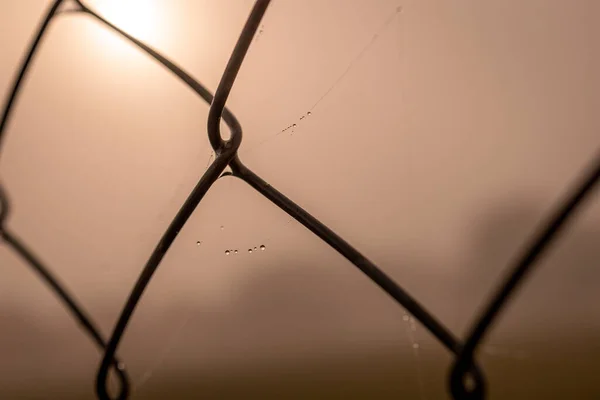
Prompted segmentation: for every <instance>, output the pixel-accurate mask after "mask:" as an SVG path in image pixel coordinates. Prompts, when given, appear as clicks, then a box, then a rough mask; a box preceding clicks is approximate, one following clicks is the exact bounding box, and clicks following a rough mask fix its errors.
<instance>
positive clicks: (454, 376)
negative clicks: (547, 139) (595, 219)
mask: <svg viewBox="0 0 600 400" xmlns="http://www.w3.org/2000/svg"><path fill="white" fill-rule="evenodd" d="M598 180H600V152H598V154H597V155H596V158H595V160H594V163H593V165H591V167H590V168H589V170H588V171H585V172H584V174H583V176H582V178H580V179H579V181H578V182H577V183H576V184H575V185H574V187H573V188H572V190H571V191H570V192H569V193H567V195H568V197H567V199H566V200H565V201H564V203H562V204H560V205H559V206H558V207H557V209H556V211H555V212H554V213H553V214H551V215H550V217H549V218H548V221H547V223H546V226H545V227H544V228H543V229H540V230H539V233H537V234H536V235H534V236H533V238H532V240H531V244H530V245H529V246H528V247H526V250H525V251H524V252H523V255H521V256H520V257H519V258H518V259H517V262H516V264H515V266H514V267H513V268H512V269H511V272H510V274H509V275H508V276H507V277H506V279H505V280H504V282H502V283H501V284H500V285H499V286H498V290H497V291H496V293H495V294H494V296H493V297H492V299H491V301H490V302H489V304H488V305H487V307H486V308H485V309H484V311H483V313H482V314H481V315H480V316H479V318H477V319H476V320H475V323H474V326H473V328H472V329H471V331H470V334H469V335H468V336H467V340H466V341H465V344H464V347H463V351H462V352H461V354H460V355H459V357H458V358H457V360H456V362H455V364H454V367H453V368H452V373H451V375H450V376H451V377H450V387H451V391H452V394H453V395H454V397H455V398H457V399H480V398H482V395H481V394H480V393H479V390H477V389H478V388H477V386H473V385H469V384H467V378H468V372H469V369H470V366H471V363H472V359H473V353H474V351H475V348H476V347H477V345H478V344H479V343H480V342H481V340H482V339H483V336H484V335H485V333H486V331H487V330H488V328H489V327H490V325H491V324H492V322H493V321H494V320H496V319H497V316H498V314H499V313H500V311H501V309H502V308H503V307H504V306H505V305H506V303H507V300H508V299H509V297H510V296H511V295H512V294H513V293H514V292H515V290H516V289H517V287H518V286H519V285H520V284H522V283H523V282H524V280H525V278H526V275H527V274H528V273H530V272H531V271H532V269H533V266H534V265H535V262H536V261H539V259H540V258H541V257H542V255H543V254H544V251H546V250H547V249H548V247H549V246H550V244H551V243H552V241H553V240H556V239H557V238H558V236H559V234H560V233H561V232H562V231H563V230H564V228H566V225H567V223H568V222H569V220H570V219H572V218H573V217H574V216H575V212H576V211H577V209H578V208H580V206H581V205H582V204H583V202H584V200H585V199H586V198H588V197H589V195H590V194H591V193H592V189H593V188H594V185H596V184H597V183H598Z"/></svg>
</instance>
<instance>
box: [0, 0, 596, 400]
mask: <svg viewBox="0 0 600 400" xmlns="http://www.w3.org/2000/svg"><path fill="white" fill-rule="evenodd" d="M62 3H63V0H55V1H54V2H53V3H52V4H51V6H50V7H49V9H48V11H47V14H46V17H45V18H44V20H43V21H42V23H41V24H40V27H39V29H38V32H37V34H36V36H35V38H34V39H33V41H32V43H31V45H30V48H29V51H28V53H27V55H26V57H25V59H24V61H23V63H22V66H21V68H20V69H19V71H18V73H17V75H16V77H15V80H14V84H13V87H12V90H11V91H10V92H9V95H8V98H7V101H6V103H5V108H4V111H3V115H2V120H1V121H0V150H1V144H2V139H3V136H4V132H5V130H6V126H7V123H8V121H9V120H10V116H11V112H12V110H13V108H14V107H13V106H14V103H15V101H16V98H17V96H18V94H19V92H20V89H21V87H22V82H23V80H24V78H25V76H26V74H27V71H28V68H29V66H30V64H31V61H32V59H33V57H34V55H35V52H36V51H37V50H38V45H39V43H40V42H41V39H42V37H43V36H44V34H45V33H46V31H47V27H48V25H49V23H50V22H51V20H52V19H53V18H54V17H55V16H56V15H58V14H60V12H59V7H60V6H61V4H62ZM269 3H270V0H256V2H255V4H254V6H253V8H252V10H251V12H250V15H249V17H248V19H247V21H246V24H245V26H244V27H243V29H242V32H241V34H240V37H239V39H238V41H237V43H236V46H235V48H234V50H233V52H232V55H231V57H230V59H229V62H228V64H227V66H226V68H225V72H224V73H223V76H222V77H221V80H220V83H219V86H218V87H217V90H216V92H215V95H214V96H213V95H212V94H211V92H210V91H209V90H208V89H206V88H205V87H204V86H203V85H202V84H200V83H199V82H198V81H197V80H195V79H194V78H192V77H191V75H189V74H188V73H187V72H185V71H184V70H183V69H182V68H180V67H179V66H177V65H176V64H174V63H173V62H172V61H170V60H169V59H167V58H166V57H164V56H163V55H161V54H160V53H158V52H157V51H156V50H154V49H152V48H151V47H150V46H148V45H146V44H144V43H143V42H141V41H139V40H138V39H136V38H134V37H132V36H131V35H129V34H128V33H126V32H124V31H123V30H121V29H120V28H118V27H116V26H115V25H113V24H112V23H110V22H109V21H107V20H106V19H104V18H103V17H102V16H100V15H99V14H97V13H96V12H95V11H93V10H92V9H90V8H89V7H87V6H86V5H85V3H84V2H83V1H81V0H72V1H71V4H73V5H75V6H76V7H75V9H71V10H69V13H71V12H75V13H81V14H83V15H88V16H91V17H93V18H95V19H96V20H98V21H99V22H101V23H102V24H103V25H104V26H105V27H107V28H109V29H112V30H114V31H115V32H116V33H118V34H120V35H121V36H122V37H123V38H124V39H127V40H128V41H130V42H131V43H132V44H134V45H136V46H137V47H138V48H140V49H141V50H143V51H144V52H145V53H147V54H148V55H149V56H150V57H152V58H153V59H154V60H155V61H157V62H159V63H160V64H162V65H163V66H164V67H165V68H166V69H168V70H169V71H171V72H172V73H173V74H174V75H175V76H176V77H177V78H179V79H180V80H181V81H183V82H184V83H185V84H186V85H187V86H189V87H190V88H191V89H192V90H194V91H195V92H196V93H197V94H198V95H199V96H200V98H202V99H203V100H204V101H205V102H207V103H208V104H210V110H209V116H208V121H207V131H208V138H209V141H210V144H211V146H212V148H213V150H214V152H215V155H216V157H215V160H214V161H213V162H212V164H211V165H210V166H209V167H208V169H207V170H206V172H205V173H204V174H203V176H202V177H201V178H200V180H199V181H198V183H197V184H196V186H195V187H194V189H193V190H192V191H191V193H190V195H189V196H188V198H187V199H186V201H185V202H184V204H183V205H182V207H181V208H180V210H179V211H178V213H177V214H176V216H175V218H174V219H173V221H172V222H171V224H170V225H169V227H168V228H167V230H166V231H165V233H164V234H163V236H162V238H161V239H160V241H159V242H158V244H157V246H156V247H155V249H154V251H153V252H152V254H151V255H150V257H149V259H148V261H147V263H146V265H145V267H144V268H143V270H142V272H141V274H140V276H139V277H138V280H137V282H136V284H135V285H134V287H133V289H132V291H131V293H130V295H129V298H128V299H127V301H126V303H125V305H124V307H123V310H122V312H121V314H120V316H119V319H118V320H117V323H116V324H115V327H114V329H113V332H112V334H111V337H110V339H109V341H108V342H105V341H104V340H103V339H102V337H101V335H100V334H99V331H98V329H97V328H95V326H94V324H93V323H92V322H91V321H92V320H91V319H90V318H89V317H87V316H86V314H85V313H84V312H83V311H82V308H81V307H80V306H79V305H78V304H77V303H76V302H75V300H74V299H73V297H72V296H71V295H69V294H68V292H67V291H66V290H65V289H64V288H63V287H62V286H61V285H60V284H59V283H58V281H57V280H56V278H54V277H53V275H52V274H51V273H50V272H49V270H48V269H47V268H46V267H45V266H44V265H43V264H42V263H41V262H40V261H39V259H38V258H37V257H35V256H34V255H33V253H32V252H31V251H30V250H29V249H28V248H27V247H26V246H25V244H24V243H23V242H21V241H20V240H19V239H17V237H16V236H15V235H14V234H13V233H11V232H10V231H9V230H8V228H7V227H6V219H7V217H8V215H9V211H10V202H9V199H8V197H7V194H6V192H5V190H4V188H3V186H2V185H0V234H1V238H2V239H3V240H4V242H6V243H7V244H8V245H9V246H10V247H11V248H12V249H13V250H14V251H15V252H16V253H17V254H18V255H19V256H20V257H21V258H22V259H23V260H24V261H26V262H27V264H29V265H30V266H31V267H32V268H33V269H34V270H35V271H36V272H37V273H38V274H40V276H41V277H42V278H43V280H44V281H45V283H46V284H47V285H48V286H50V288H51V289H52V290H53V291H54V293H55V294H56V295H58V296H59V298H60V299H61V300H62V301H63V302H64V304H65V306H66V307H67V308H68V309H69V311H70V312H71V313H72V314H73V316H74V318H76V319H77V320H78V321H79V322H80V324H81V325H82V326H83V328H84V331H85V332H86V333H87V334H88V335H90V336H91V338H92V339H93V340H94V341H95V342H96V344H97V345H98V346H99V347H100V348H102V349H103V350H104V355H103V357H102V361H101V363H100V365H99V368H98V373H97V376H96V393H97V395H98V398H99V399H101V400H106V399H111V397H110V395H109V394H108V390H107V388H106V386H107V378H108V372H109V370H110V369H111V368H113V369H115V371H116V372H117V376H118V377H119V380H120V388H119V392H118V394H117V396H116V397H115V398H116V399H120V400H124V399H127V398H128V396H129V380H128V377H127V375H126V372H125V369H124V366H123V364H122V363H119V361H118V359H117V358H116V351H117V348H118V346H119V342H120V340H121V338H122V336H123V334H124V332H125V330H126V328H127V326H128V324H129V321H130V319H131V317H132V315H133V312H134V310H135V308H136V306H137V304H138V303H139V301H140V299H141V297H142V294H143V292H144V290H145V289H146V287H147V285H148V283H149V282H150V280H151V279H152V276H153V274H154V272H155V271H156V269H157V268H158V266H159V265H160V262H161V260H162V258H163V257H164V256H165V254H166V253H167V251H168V250H169V248H170V246H171V245H172V243H173V242H174V240H175V239H176V237H177V235H178V234H179V232H180V230H181V229H182V228H183V226H184V225H185V223H186V221H187V220H188V219H189V217H190V216H191V214H192V213H193V212H194V210H195V209H196V207H197V206H198V204H199V203H200V201H201V200H202V198H203V197H204V195H205V194H206V193H207V192H208V190H209V189H210V187H211V186H212V184H213V183H214V182H215V181H216V180H217V179H218V178H219V177H220V176H223V175H232V176H235V177H237V178H239V179H241V180H242V181H244V182H246V183H247V184H248V185H250V186H251V187H252V188H254V189H255V190H256V191H258V192H259V193H260V194H262V195H263V196H264V197H265V198H267V199H268V200H270V201H271V202H272V203H273V204H275V205H276V206H278V207H279V208H281V209H282V210H283V211H285V212H286V213H288V214H289V215H290V216H291V217H292V218H294V219H296V220H297V221H298V222H300V223H301V224H302V225H304V226H305V227H306V228H307V229H309V230H310V231H311V232H313V233H314V234H315V235H317V236H318V237H319V238H321V239H322V240H323V241H325V242H326V243H327V244H329V245H330V246H331V247H332V248H333V249H335V250H336V251H337V252H338V253H340V254H341V255H342V256H344V257H345V258H346V259H347V260H348V261H350V262H351V263H352V264H353V265H354V266H356V267H357V268H358V269H359V270H360V271H362V272H363V273H364V274H365V275H366V276H367V277H368V278H369V279H371V280H372V281H373V282H374V283H375V284H376V285H378V286H379V287H380V288H381V289H382V290H383V291H384V292H386V293H387V294H388V295H389V296H390V297H392V298H393V299H394V300H395V301H396V302H397V303H399V304H400V305H402V306H403V307H404V308H405V309H406V310H407V311H408V312H410V313H411V314H412V315H413V316H414V317H415V318H417V319H418V320H419V321H420V322H421V323H422V324H423V326H425V327H426V328H427V329H428V330H429V331H430V332H431V333H432V334H433V335H434V336H435V337H436V338H437V339H438V340H439V341H440V343H442V344H443V345H444V346H445V347H446V348H447V349H448V351H450V352H451V353H453V354H454V355H455V362H454V365H453V368H452V370H451V373H450V375H449V378H450V382H449V390H450V392H451V393H452V396H453V397H454V398H455V399H466V400H481V399H484V398H485V396H486V381H485V377H484V375H483V373H482V372H481V370H480V368H479V367H478V366H477V365H476V362H475V359H474V358H475V357H474V353H475V350H476V348H477V346H478V344H479V343H480V342H481V340H482V339H483V337H484V335H485V333H486V332H487V331H488V330H489V328H490V327H491V325H492V324H493V322H494V321H495V320H496V318H497V316H498V314H499V313H500V312H501V310H502V308H503V307H504V306H505V305H506V304H507V302H508V300H509V298H510V297H511V296H512V295H513V294H514V293H515V290H516V289H517V287H518V286H519V284H521V283H522V282H523V281H524V279H525V278H526V275H527V273H528V272H530V271H531V270H532V267H533V266H534V264H535V263H536V262H537V261H539V259H540V257H541V256H542V255H543V254H544V252H545V251H546V250H547V248H548V246H549V245H550V244H551V243H552V242H553V240H554V239H556V238H557V237H558V235H559V233H561V232H562V231H563V230H564V228H565V227H566V225H567V223H568V222H569V220H570V219H571V218H572V216H573V215H574V213H575V211H576V210H577V209H579V208H580V207H581V204H582V203H583V201H584V200H585V199H586V198H587V197H589V194H590V193H591V192H592V189H593V188H594V186H595V185H596V183H597V182H598V180H599V179H600V153H599V154H597V155H596V157H595V159H594V160H593V163H592V165H591V167H590V168H589V170H588V171H587V172H586V173H585V174H584V175H583V178H582V179H581V181H580V182H578V183H577V184H576V185H575V186H574V187H573V189H572V190H571V191H570V193H571V194H570V195H568V196H566V200H565V201H564V203H561V204H559V205H558V206H557V207H556V211H555V212H554V213H553V214H552V215H551V217H550V218H549V219H548V222H547V224H546V225H545V227H544V228H543V229H540V231H539V233H538V234H537V235H536V236H535V237H534V239H533V240H532V242H531V245H529V246H527V247H526V248H525V250H524V252H523V255H522V256H521V257H520V258H519V259H518V262H516V264H515V266H514V267H513V268H512V269H511V272H510V274H509V275H508V276H507V278H506V279H505V280H504V281H503V282H502V283H501V284H500V285H499V286H498V289H497V291H496V294H495V295H494V296H493V297H492V298H491V300H490V301H489V303H488V304H487V306H486V307H485V308H483V312H482V313H481V315H480V316H479V317H478V318H477V319H476V320H475V322H474V324H473V328H472V330H471V333H470V334H469V335H468V336H467V338H466V340H465V341H464V342H461V341H459V340H458V339H457V338H456V337H455V336H454V334H453V333H452V332H450V330H449V329H448V328H446V327H445V326H444V325H443V324H442V323H441V322H440V321H438V320H437V319H436V318H435V317H434V316H433V315H432V314H430V313H429V312H428V311H427V309H425V308H424V307H423V306H422V305H421V304H420V303H419V302H418V301H417V300H416V299H415V298H413V297H412V296H411V295H410V294H409V293H408V292H406V291H405V290H404V289H403V288H402V287H401V286H400V285H398V284H397V283H396V282H394V281H393V280H392V279H391V278H390V277H389V276H388V275H386V274H385V273H384V272H383V271H382V270H381V269H380V268H379V267H377V266H376V265H375V264H374V263H373V262H371V261H370V260H369V259H368V258H366V257H365V256H364V255H362V254H361V253H360V252H358V251H357V250H356V249H355V248H354V247H352V246H351V245H350V244H349V243H348V242H346V241H345V240H344V239H342V238H341V237H340V236H339V235H337V234H336V233H335V232H333V231H332V230H331V229H329V228H328V227H327V226H325V225H324V224H323V223H321V222H320V221H319V220H317V219H316V218H315V217H313V216H312V215H310V214H309V213H308V212H307V211H305V210H304V209H302V208H301V207H300V206H298V205H297V204H295V203H294V202H293V201H292V200H290V199H289V198H287V197H286V196H285V195H283V194H282V193H281V192H279V191H277V189H275V188H274V187H273V186H271V185H270V184H269V183H267V182H266V181H264V180H263V179H262V178H261V177H259V176H258V175H256V174H255V173H254V172H253V171H252V170H250V169H249V168H248V167H247V166H245V165H244V164H243V163H242V162H241V160H240V158H239V155H238V149H239V147H240V145H241V143H242V128H241V125H240V124H239V122H238V120H237V119H236V118H235V116H234V115H233V113H231V111H229V110H228V109H227V108H226V107H225V105H226V102H227V98H228V96H229V93H230V91H231V89H232V87H233V84H234V82H235V78H236V76H237V73H238V71H239V69H240V67H241V65H242V62H243V60H244V57H245V55H246V53H247V51H248V48H249V47H250V43H251V41H252V38H253V37H254V35H255V33H256V31H257V29H258V27H259V25H260V21H261V20H262V18H263V16H264V14H265V12H266V10H267V8H268V6H269ZM221 118H222V119H223V121H224V122H225V123H226V124H227V126H228V128H229V129H230V131H231V132H230V133H231V134H230V139H228V140H224V139H223V138H222V137H221V133H220V130H219V127H220V121H221ZM227 167H230V169H231V172H224V171H225V169H226V168H227Z"/></svg>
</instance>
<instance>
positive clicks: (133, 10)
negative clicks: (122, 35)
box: [94, 0, 160, 41]
mask: <svg viewBox="0 0 600 400" xmlns="http://www.w3.org/2000/svg"><path fill="white" fill-rule="evenodd" d="M94 3H97V5H96V10H97V11H98V12H99V13H100V14H101V15H102V16H104V17H105V18H106V19H107V20H108V21H110V22H112V23H113V24H114V25H116V26H117V27H119V28H121V29H123V30H124V31H125V32H127V33H129V34H131V35H132V36H134V37H136V38H138V39H141V40H147V41H153V39H156V37H157V36H158V34H159V31H160V29H158V28H159V27H160V16H159V10H158V5H157V1H156V0H102V1H96V2H94Z"/></svg>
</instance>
